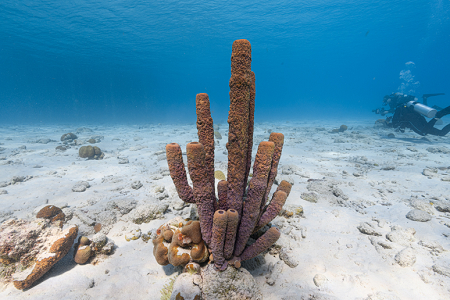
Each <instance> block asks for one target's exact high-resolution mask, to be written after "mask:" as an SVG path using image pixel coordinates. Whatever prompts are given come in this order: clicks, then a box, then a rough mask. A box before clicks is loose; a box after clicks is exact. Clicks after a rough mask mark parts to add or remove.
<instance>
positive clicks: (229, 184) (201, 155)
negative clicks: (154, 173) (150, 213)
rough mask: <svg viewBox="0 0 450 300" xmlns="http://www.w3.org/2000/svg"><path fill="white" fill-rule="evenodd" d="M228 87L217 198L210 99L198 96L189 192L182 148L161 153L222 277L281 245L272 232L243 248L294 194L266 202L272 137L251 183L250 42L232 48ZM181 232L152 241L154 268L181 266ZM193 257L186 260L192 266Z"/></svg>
mask: <svg viewBox="0 0 450 300" xmlns="http://www.w3.org/2000/svg"><path fill="white" fill-rule="evenodd" d="M229 85H230V112H229V116H228V123H229V132H228V143H227V150H228V176H227V180H221V181H220V182H219V183H218V185H217V194H218V199H216V196H215V194H216V193H215V186H214V183H215V179H214V127H213V121H212V118H211V112H210V103H209V97H208V95H207V94H204V93H203V94H198V95H197V97H196V108H197V130H198V138H199V142H193V143H189V144H188V145H187V146H186V153H187V165H188V170H189V175H190V178H191V180H192V187H191V186H189V184H188V181H187V175H186V170H185V165H184V162H183V158H182V152H181V148H180V146H179V145H178V144H176V143H171V144H168V145H167V146H166V155H167V162H168V165H169V170H170V175H171V177H172V180H173V182H174V184H175V187H176V190H177V192H178V195H179V197H180V198H181V199H182V200H183V201H185V202H187V203H195V204H197V206H198V213H199V218H200V223H199V225H198V226H199V228H200V232H201V237H202V241H204V243H205V244H206V246H207V247H205V248H209V249H210V251H211V252H212V258H213V260H214V264H215V266H216V267H217V268H218V269H220V270H225V269H226V268H227V266H228V265H230V264H231V265H234V266H235V267H240V262H241V261H244V260H247V259H251V258H253V257H255V256H257V255H258V254H260V253H261V252H263V251H264V250H266V249H267V248H269V247H270V246H271V245H272V244H273V243H275V242H276V241H277V240H278V238H279V237H280V232H279V231H278V229H277V228H274V227H272V228H270V229H269V230H267V231H266V232H265V233H264V234H263V235H261V236H260V237H259V238H258V239H257V240H256V242H255V243H253V244H252V245H250V246H249V245H247V242H248V240H249V238H250V236H251V234H252V233H255V232H256V231H258V230H259V229H261V228H262V227H264V226H265V225H267V224H268V223H269V222H270V221H272V220H273V219H274V218H275V217H276V216H277V215H278V213H279V212H280V211H281V208H282V207H283V205H284V203H285V202H286V198H287V197H288V195H289V192H290V189H291V185H290V184H289V183H287V182H286V181H282V182H281V183H280V184H279V186H278V188H277V190H276V191H275V193H274V194H273V197H272V200H271V201H270V202H268V198H269V193H270V190H271V188H272V185H273V183H274V181H275V177H276V175H277V168H278V162H279V160H280V157H281V151H282V149H283V143H284V136H283V134H281V133H271V135H270V137H269V141H264V142H261V143H260V144H259V147H258V151H257V153H256V157H255V162H254V164H253V176H252V177H251V180H250V181H249V182H248V178H249V173H250V166H251V158H252V147H253V128H254V110H255V74H254V73H253V72H252V71H251V45H250V42H249V41H247V40H236V41H235V42H234V43H233V46H232V56H231V78H230V82H229ZM196 226H197V225H196ZM183 228H184V227H183ZM167 230H170V232H171V233H169V232H167ZM182 232H183V230H182V229H181V232H180V230H173V229H171V228H168V227H160V229H158V234H157V237H156V238H155V239H154V241H153V243H154V245H155V248H154V255H155V257H156V259H157V261H158V263H160V264H162V265H164V264H168V263H171V264H174V265H179V264H180V261H182V263H184V264H186V263H187V261H189V258H188V257H187V256H185V257H183V255H184V254H182V255H180V254H179V253H178V252H174V251H177V250H174V249H175V247H183V245H184V242H182V241H183V239H184V237H183V233H182ZM166 235H167V237H166ZM180 239H181V240H180ZM169 243H170V245H169ZM191 243H193V242H191ZM188 244H189V243H188ZM194 244H195V243H194ZM199 244H200V243H199ZM170 247H171V248H172V250H171V248H170ZM177 249H179V248H177ZM173 253H175V254H173ZM192 257H193V255H192V253H191V258H190V259H191V260H192ZM175 258H176V259H175Z"/></svg>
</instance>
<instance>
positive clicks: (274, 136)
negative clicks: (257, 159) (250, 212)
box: [261, 132, 284, 209]
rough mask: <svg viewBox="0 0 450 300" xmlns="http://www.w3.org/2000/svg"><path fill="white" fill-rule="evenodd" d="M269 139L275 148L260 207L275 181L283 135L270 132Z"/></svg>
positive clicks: (263, 204) (267, 197) (262, 205)
mask: <svg viewBox="0 0 450 300" xmlns="http://www.w3.org/2000/svg"><path fill="white" fill-rule="evenodd" d="M269 141H271V142H273V143H274V144H275V150H274V151H273V158H272V166H271V168H270V173H269V181H268V183H267V189H266V194H265V196H264V201H263V202H262V203H261V209H263V208H264V206H265V205H266V203H267V200H268V199H269V193H270V189H271V188H272V185H273V182H274V181H275V177H277V172H278V163H279V162H280V157H281V151H282V150H283V144H284V135H283V134H282V133H277V132H272V133H271V134H270V137H269Z"/></svg>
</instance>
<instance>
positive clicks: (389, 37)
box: [0, 0, 450, 124]
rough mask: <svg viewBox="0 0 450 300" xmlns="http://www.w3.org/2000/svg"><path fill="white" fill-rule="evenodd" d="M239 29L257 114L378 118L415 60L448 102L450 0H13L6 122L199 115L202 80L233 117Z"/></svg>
mask: <svg viewBox="0 0 450 300" xmlns="http://www.w3.org/2000/svg"><path fill="white" fill-rule="evenodd" d="M202 2H204V3H202ZM241 38H245V39H248V40H249V41H250V42H251V44H252V58H253V62H252V69H253V71H254V72H255V74H256V93H257V94H256V101H257V104H256V119H257V120H259V121H262V120H308V119H309V118H314V119H320V118H337V119H339V118H342V119H345V118H354V119H357V118H369V117H371V118H373V119H374V120H375V119H377V117H378V116H376V115H375V114H373V113H372V112H371V110H372V109H374V108H376V107H379V106H380V105H381V101H382V98H383V96H384V95H386V94H390V93H391V92H397V91H398V90H399V88H400V87H401V84H402V83H404V79H401V78H400V72H401V71H402V70H406V69H405V68H406V67H407V66H406V65H405V63H407V62H410V61H412V62H414V65H413V67H412V68H411V70H410V71H411V73H410V74H411V75H413V76H414V78H413V80H412V81H410V83H411V84H413V83H416V84H415V85H414V86H413V89H411V93H415V94H416V95H417V96H418V97H420V95H422V94H423V93H438V92H443V93H446V94H447V95H445V96H439V97H434V98H430V99H429V104H433V105H434V104H436V105H439V106H447V105H449V104H450V84H449V78H450V58H449V52H450V51H449V50H450V1H448V0H445V1H444V0H431V1H422V0H405V1H403V0H402V1H394V0H382V1H380V0H379V1H367V0H358V1H355V0H345V1H344V0H340V1H337V0H328V1H323V0H316V1H303V0H301V1H287V0H284V1H234V0H228V1H169V0H164V1H157V0H155V1H139V0H138V1H118V0H109V1H99V0H96V1H95V0H90V1H81V0H80V1H42V0H41V1H40V0H32V1H26V0H2V1H0V123H6V124H8V123H31V124H33V123H36V124H38V123H63V122H81V123H82V122H86V123H96V122H99V123H105V122H106V123H155V122H164V123H165V122H193V121H195V95H196V94H197V93H201V92H206V93H208V94H209V96H210V100H211V106H212V110H213V111H214V112H213V118H214V119H215V121H217V122H225V121H226V118H227V113H228V105H229V97H228V91H229V87H228V80H229V78H230V55H231V44H232V42H233V41H234V40H236V39H241ZM410 66H411V65H410ZM408 88H409V87H408Z"/></svg>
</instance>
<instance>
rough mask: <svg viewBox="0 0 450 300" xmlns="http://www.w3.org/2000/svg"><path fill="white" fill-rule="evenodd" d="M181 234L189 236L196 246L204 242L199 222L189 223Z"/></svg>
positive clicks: (182, 228) (182, 229)
mask: <svg viewBox="0 0 450 300" xmlns="http://www.w3.org/2000/svg"><path fill="white" fill-rule="evenodd" d="M181 233H182V234H185V235H187V236H189V237H190V238H191V239H192V242H193V243H194V244H198V243H200V241H201V240H202V233H201V232H200V222H199V221H190V222H188V223H187V224H186V225H184V226H183V227H181Z"/></svg>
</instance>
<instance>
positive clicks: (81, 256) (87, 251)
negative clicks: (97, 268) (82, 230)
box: [74, 245, 91, 265]
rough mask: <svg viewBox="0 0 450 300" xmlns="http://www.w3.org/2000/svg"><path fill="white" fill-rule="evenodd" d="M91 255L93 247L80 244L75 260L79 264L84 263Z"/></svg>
mask: <svg viewBox="0 0 450 300" xmlns="http://www.w3.org/2000/svg"><path fill="white" fill-rule="evenodd" d="M90 257H91V247H89V246H86V245H80V246H79V247H78V250H77V252H76V253H75V257H74V260H75V262H76V263H77V264H80V265H82V264H84V263H86V262H87V261H88V260H89V258H90Z"/></svg>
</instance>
